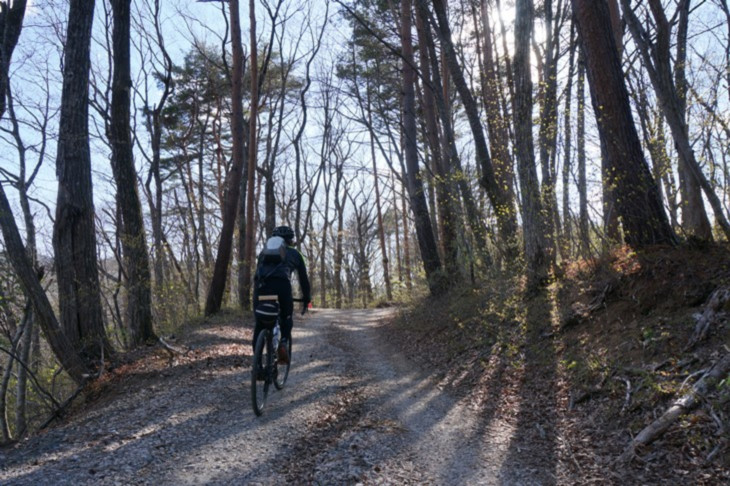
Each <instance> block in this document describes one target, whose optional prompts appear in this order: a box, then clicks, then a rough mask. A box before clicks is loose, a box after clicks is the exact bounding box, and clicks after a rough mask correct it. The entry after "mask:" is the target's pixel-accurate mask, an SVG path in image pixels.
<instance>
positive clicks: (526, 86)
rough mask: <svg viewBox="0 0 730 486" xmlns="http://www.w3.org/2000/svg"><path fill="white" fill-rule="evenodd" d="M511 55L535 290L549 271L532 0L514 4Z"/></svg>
mask: <svg viewBox="0 0 730 486" xmlns="http://www.w3.org/2000/svg"><path fill="white" fill-rule="evenodd" d="M515 7H516V15H515V54H514V73H513V75H514V83H515V86H514V93H515V94H514V110H513V116H514V126H515V155H516V156H517V173H518V175H519V181H520V191H521V194H522V233H523V243H524V251H525V261H526V264H527V280H528V286H529V287H531V288H535V287H537V286H538V285H540V284H541V283H543V282H545V281H546V279H547V277H548V271H549V258H548V254H547V251H546V240H545V238H546V228H545V218H544V217H543V214H542V203H541V200H540V185H539V182H538V179H537V170H536V169H535V146H534V143H533V138H532V77H531V74H530V72H531V69H532V68H531V66H530V39H531V38H532V34H533V20H534V7H533V4H532V0H517V3H516V4H515Z"/></svg>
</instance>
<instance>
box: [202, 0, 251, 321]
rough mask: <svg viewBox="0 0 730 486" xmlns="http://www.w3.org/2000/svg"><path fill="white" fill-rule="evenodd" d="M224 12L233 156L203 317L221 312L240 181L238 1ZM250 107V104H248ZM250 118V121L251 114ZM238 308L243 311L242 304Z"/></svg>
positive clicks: (231, 1)
mask: <svg viewBox="0 0 730 486" xmlns="http://www.w3.org/2000/svg"><path fill="white" fill-rule="evenodd" d="M228 8H229V15H230V20H231V43H232V46H233V66H232V70H233V72H232V73H231V133H232V145H233V155H232V161H231V170H230V172H229V173H228V175H227V177H226V193H225V198H224V200H225V202H224V212H223V225H222V228H221V234H220V240H219V242H218V254H217V255H216V260H215V267H214V268H213V278H212V279H211V281H210V287H209V288H208V297H207V299H206V302H205V315H207V316H209V315H211V314H215V313H217V312H218V311H219V310H220V308H221V303H222V302H223V293H224V292H225V288H226V279H227V276H228V265H229V263H230V261H231V250H232V247H233V230H234V227H235V224H236V213H237V211H238V205H239V200H240V191H241V178H242V172H243V162H244V156H243V102H242V92H243V89H242V86H241V85H242V82H243V46H242V44H241V18H240V13H239V5H238V0H230V1H229V3H228ZM252 29H255V27H253V26H252ZM252 51H255V48H253V49H252ZM252 65H253V63H252ZM257 86H258V85H257ZM252 100H253V98H252ZM252 103H254V102H253V101H252ZM251 116H252V117H253V114H252V115H251ZM255 132H256V131H255V130H253V133H254V135H252V137H255V136H256V135H255ZM250 166H251V161H249V174H248V176H249V179H250V178H251V177H253V173H252V171H251V170H250ZM248 190H249V191H250V192H251V193H253V183H251V182H250V181H249V184H248ZM251 197H252V194H250V195H249V200H251ZM247 223H248V224H247V225H246V227H247V231H249V229H248V227H249V226H253V225H252V224H251V221H250V220H249V219H247ZM248 262H250V260H247V259H246V258H244V265H245V264H246V263H248ZM249 275H250V274H249ZM247 280H250V279H246V281H247ZM244 284H245V281H244ZM244 296H245V294H244ZM242 304H243V305H244V307H245V302H244V303H242Z"/></svg>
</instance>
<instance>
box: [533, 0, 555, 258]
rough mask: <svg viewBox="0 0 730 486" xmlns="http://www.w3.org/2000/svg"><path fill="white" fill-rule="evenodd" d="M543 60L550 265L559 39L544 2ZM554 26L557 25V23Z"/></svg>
mask: <svg viewBox="0 0 730 486" xmlns="http://www.w3.org/2000/svg"><path fill="white" fill-rule="evenodd" d="M544 8H545V27H544V28H545V35H546V36H547V38H546V40H545V60H544V63H543V64H544V67H543V77H542V82H541V83H540V93H539V94H538V97H539V99H540V100H541V103H540V128H539V133H538V152H539V154H540V167H541V169H542V188H541V189H542V207H543V211H544V214H545V230H546V234H545V243H546V247H545V249H546V251H547V255H548V258H549V259H550V265H555V261H556V256H557V252H556V245H555V240H556V234H557V233H559V227H558V226H557V225H556V224H555V221H556V220H557V219H558V217H557V212H558V207H557V198H556V195H555V186H556V183H557V181H556V180H555V175H554V169H553V167H552V163H551V162H552V160H553V154H554V153H555V151H556V148H557V147H556V142H557V130H558V97H557V96H558V78H557V71H558V54H559V50H560V36H559V32H556V30H557V27H556V26H555V25H553V2H552V0H545V4H544ZM556 24H557V22H556Z"/></svg>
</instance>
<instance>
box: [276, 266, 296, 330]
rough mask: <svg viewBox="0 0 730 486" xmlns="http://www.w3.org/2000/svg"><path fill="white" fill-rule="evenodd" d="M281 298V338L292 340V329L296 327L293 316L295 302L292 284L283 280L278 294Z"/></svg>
mask: <svg viewBox="0 0 730 486" xmlns="http://www.w3.org/2000/svg"><path fill="white" fill-rule="evenodd" d="M277 294H278V296H279V305H280V306H281V307H280V308H279V325H280V326H281V337H282V338H283V339H286V340H291V329H292V327H293V326H294V320H293V319H292V314H293V313H294V300H293V299H292V295H291V282H290V281H289V280H282V283H281V286H280V287H279V289H278V292H277Z"/></svg>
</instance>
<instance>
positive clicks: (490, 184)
mask: <svg viewBox="0 0 730 486" xmlns="http://www.w3.org/2000/svg"><path fill="white" fill-rule="evenodd" d="M418 1H420V2H424V1H425V0H418ZM432 3H433V8H434V13H435V14H436V20H437V29H436V30H437V32H438V34H439V40H440V41H441V48H442V50H443V53H444V55H445V61H446V64H447V66H448V69H449V74H450V75H451V79H452V80H453V82H454V86H455V87H456V90H457V91H458V93H459V97H460V98H461V100H462V104H463V106H464V110H465V111H466V116H467V119H468V120H469V127H470V128H471V132H472V136H473V137H474V148H475V150H476V154H477V159H478V161H479V165H480V168H481V176H482V179H481V181H480V182H481V184H482V186H483V187H484V189H485V190H486V191H487V194H488V196H489V200H490V201H491V203H492V206H493V207H494V212H495V215H496V217H497V222H498V225H499V231H500V234H501V237H502V239H503V240H504V241H505V242H506V243H507V248H508V249H509V248H512V246H513V245H514V241H515V239H516V237H517V216H516V212H515V207H514V201H513V200H512V198H511V197H512V191H510V190H509V189H508V188H505V187H504V186H502V185H500V184H499V183H498V180H497V178H496V176H495V171H494V166H493V165H492V159H491V157H490V155H489V149H488V148H487V140H486V137H485V136H484V127H483V126H482V122H481V118H480V116H479V112H478V109H477V103H476V100H475V99H474V95H473V94H472V92H471V90H470V89H469V86H468V85H467V84H466V79H465V77H464V71H463V70H462V68H461V66H460V65H459V60H458V58H457V54H456V50H455V49H454V44H453V42H452V39H451V28H450V27H449V22H448V18H447V17H446V6H445V4H444V2H443V1H442V0H434V1H433V2H432ZM508 253H512V252H511V251H509V250H508Z"/></svg>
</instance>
